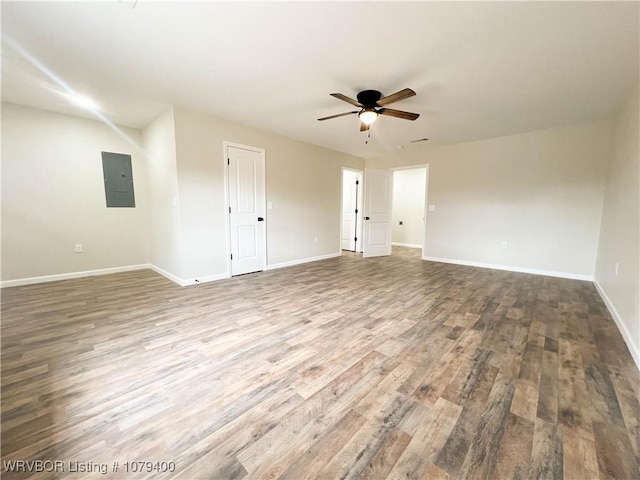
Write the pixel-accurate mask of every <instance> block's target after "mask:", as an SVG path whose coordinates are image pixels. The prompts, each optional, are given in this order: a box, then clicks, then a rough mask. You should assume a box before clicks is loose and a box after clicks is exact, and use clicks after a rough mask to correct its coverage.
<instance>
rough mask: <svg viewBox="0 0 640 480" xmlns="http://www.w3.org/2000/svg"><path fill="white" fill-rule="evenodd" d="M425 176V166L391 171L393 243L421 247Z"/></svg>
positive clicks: (423, 232)
mask: <svg viewBox="0 0 640 480" xmlns="http://www.w3.org/2000/svg"><path fill="white" fill-rule="evenodd" d="M426 177H427V169H426V168H425V167H422V168H412V169H409V170H395V171H394V172H393V210H392V212H393V213H392V216H391V217H392V229H391V241H392V242H393V243H397V244H404V245H414V246H415V245H419V246H420V247H422V244H423V242H424V235H425V231H424V216H425V212H424V196H425V186H426V180H427V178H426ZM400 222H402V225H400Z"/></svg>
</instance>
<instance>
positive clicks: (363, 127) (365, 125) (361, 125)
mask: <svg viewBox="0 0 640 480" xmlns="http://www.w3.org/2000/svg"><path fill="white" fill-rule="evenodd" d="M370 126H371V125H367V124H366V123H364V122H360V131H361V132H366V131H367V130H369V127H370Z"/></svg>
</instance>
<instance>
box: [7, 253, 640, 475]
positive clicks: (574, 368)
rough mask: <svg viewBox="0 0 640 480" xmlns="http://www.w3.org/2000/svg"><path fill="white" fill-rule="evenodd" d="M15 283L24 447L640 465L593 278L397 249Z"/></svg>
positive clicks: (628, 385)
mask: <svg viewBox="0 0 640 480" xmlns="http://www.w3.org/2000/svg"><path fill="white" fill-rule="evenodd" d="M0 294H1V297H2V298H1V300H2V301H1V304H0V308H1V312H0V313H1V314H2V332H1V335H0V362H1V363H0V380H1V382H2V383H1V392H0V393H1V395H0V408H1V409H2V419H1V424H0V429H1V432H2V437H1V454H2V459H3V460H4V461H8V460H16V459H24V460H38V459H39V460H46V459H60V460H64V461H72V460H74V459H79V458H80V457H82V458H83V459H85V460H88V461H89V460H90V461H94V462H105V463H107V464H109V465H110V464H112V462H113V461H119V462H120V465H121V466H122V462H124V461H135V460H156V459H157V460H162V461H174V462H175V465H176V470H175V471H174V472H169V473H166V474H159V473H158V472H153V473H151V472H145V473H142V474H139V475H138V476H136V477H135V478H141V479H142V478H154V479H155V478H158V479H167V478H176V479H178V478H181V479H182V478H185V479H193V478H214V479H221V480H222V479H224V480H227V479H229V478H245V479H252V478H275V477H278V476H284V477H287V478H323V479H324V478H327V479H328V478H332V479H333V478H341V477H344V478H354V479H355V478H358V479H361V478H372V479H384V478H388V479H396V478H406V477H409V478H420V479H424V478H460V479H462V478H497V477H503V478H517V477H521V478H527V477H529V478H568V479H576V478H580V479H582V478H607V477H620V476H625V475H627V476H628V475H632V476H633V475H635V476H637V475H638V472H637V463H638V459H639V458H640V454H639V452H638V437H639V433H640V432H639V428H640V427H639V425H640V405H639V400H638V399H639V395H640V386H639V385H640V382H639V381H638V380H639V379H640V375H639V374H638V370H637V368H636V367H635V365H634V363H633V360H632V359H631V356H630V354H629V352H628V350H627V349H626V346H625V345H624V341H623V340H622V337H621V335H620V334H619V332H618V330H617V327H616V325H615V322H614V321H613V319H612V318H611V317H610V316H609V315H608V313H607V310H606V306H605V305H604V303H603V302H602V301H601V299H600V297H599V295H598V293H597V291H596V289H595V288H594V286H593V285H592V284H591V283H589V282H582V281H576V280H568V279H558V278H550V277H544V276H539V275H527V274H522V273H514V272H505V271H497V270H491V269H482V268H473V267H466V266H461V265H451V264H441V263H437V262H425V261H422V260H421V259H420V252H419V251H416V250H414V249H407V248H402V247H398V248H396V247H394V249H393V255H392V256H390V257H379V258H371V259H362V257H361V256H360V255H358V254H351V253H345V254H343V255H342V256H341V257H339V258H332V259H327V260H322V261H319V262H313V263H309V264H304V265H297V266H294V267H287V268H284V269H278V270H272V271H267V272H260V273H255V274H251V275H245V276H241V277H234V278H230V279H227V280H222V281H219V282H211V283H205V284H200V285H196V286H193V287H189V288H181V287H178V286H176V285H174V284H173V283H172V282H170V281H168V280H166V279H165V278H163V277H161V276H159V275H157V274H156V273H154V272H152V271H144V270H142V271H134V272H124V273H118V274H113V275H104V276H96V277H88V278H82V279H73V280H68V281H67V280H65V281H60V282H51V283H47V284H39V285H26V286H21V287H11V288H5V289H2V290H1V291H0ZM0 467H2V468H1V470H2V471H0V474H1V475H2V478H11V479H13V478H28V479H29V480H33V479H38V478H51V474H50V473H49V472H41V473H37V472H22V473H17V472H7V471H6V465H4V464H3V465H0ZM64 478H82V479H84V478H114V479H118V478H122V479H128V478H131V476H130V475H127V474H126V472H123V471H122V467H121V470H120V471H119V472H109V474H108V475H102V473H97V472H89V473H86V472H85V474H84V475H83V473H82V472H78V473H70V474H69V475H67V476H66V477H64Z"/></svg>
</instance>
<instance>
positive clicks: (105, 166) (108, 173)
mask: <svg viewBox="0 0 640 480" xmlns="http://www.w3.org/2000/svg"><path fill="white" fill-rule="evenodd" d="M102 172H103V174H104V192H105V195H106V197H107V207H135V206H136V200H135V197H134V195H133V173H132V171H131V155H125V154H122V153H111V152H102Z"/></svg>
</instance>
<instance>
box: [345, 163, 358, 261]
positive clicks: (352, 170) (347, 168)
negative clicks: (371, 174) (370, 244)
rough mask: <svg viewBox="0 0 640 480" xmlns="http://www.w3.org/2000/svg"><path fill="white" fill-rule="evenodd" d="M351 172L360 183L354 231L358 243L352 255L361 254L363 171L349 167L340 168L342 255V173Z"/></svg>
mask: <svg viewBox="0 0 640 480" xmlns="http://www.w3.org/2000/svg"><path fill="white" fill-rule="evenodd" d="M345 171H348V172H353V173H355V174H357V175H358V176H359V177H358V179H359V181H360V184H359V186H360V188H359V189H358V198H357V201H358V202H359V203H358V216H357V217H356V231H357V235H356V236H357V238H358V241H357V242H356V249H355V252H354V253H362V233H363V232H362V227H363V225H362V218H363V216H364V205H363V204H364V170H359V169H357V168H351V167H342V170H341V174H340V175H341V177H340V185H341V187H342V188H341V194H340V254H342V213H343V212H342V205H344V172H345Z"/></svg>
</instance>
